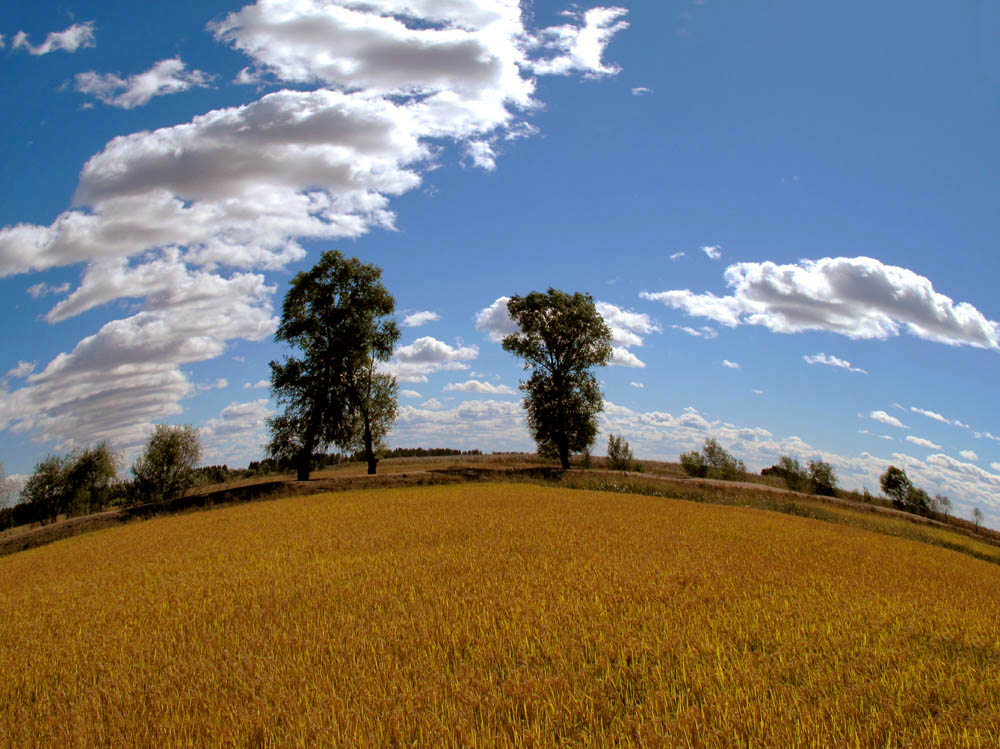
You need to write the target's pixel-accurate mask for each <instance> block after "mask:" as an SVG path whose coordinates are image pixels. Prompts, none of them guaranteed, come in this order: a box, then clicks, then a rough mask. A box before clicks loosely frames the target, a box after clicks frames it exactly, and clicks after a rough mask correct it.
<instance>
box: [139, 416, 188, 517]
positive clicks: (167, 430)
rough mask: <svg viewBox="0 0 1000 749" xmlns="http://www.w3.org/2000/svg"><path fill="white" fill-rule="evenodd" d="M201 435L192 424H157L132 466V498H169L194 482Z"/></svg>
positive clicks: (142, 499)
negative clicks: (133, 478)
mask: <svg viewBox="0 0 1000 749" xmlns="http://www.w3.org/2000/svg"><path fill="white" fill-rule="evenodd" d="M200 459H201V439H200V438H199V436H198V430H197V429H195V428H194V427H193V426H190V425H185V426H168V425H166V424H157V425H156V429H155V431H154V432H153V436H152V437H150V438H149V442H147V443H146V449H145V451H144V452H143V454H142V455H140V456H139V458H138V459H137V460H136V461H135V464H134V465H133V466H132V474H133V476H134V477H135V480H134V481H133V482H132V501H133V503H139V502H168V501H170V500H171V499H174V498H175V497H180V496H181V495H183V494H184V492H185V491H186V490H187V489H188V488H189V487H190V486H191V485H192V484H193V483H194V479H195V473H194V469H195V466H196V465H197V464H198V461H199V460H200Z"/></svg>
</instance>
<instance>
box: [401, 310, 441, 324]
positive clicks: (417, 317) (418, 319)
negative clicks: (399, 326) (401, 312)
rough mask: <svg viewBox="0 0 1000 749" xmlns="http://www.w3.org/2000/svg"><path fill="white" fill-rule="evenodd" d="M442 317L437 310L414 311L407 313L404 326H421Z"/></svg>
mask: <svg viewBox="0 0 1000 749" xmlns="http://www.w3.org/2000/svg"><path fill="white" fill-rule="evenodd" d="M440 319H441V316H440V315H439V314H438V313H437V312H431V311H430V310H424V311H423V312H414V313H413V314H412V315H407V316H406V317H404V318H403V327H404V328H419V327H420V326H421V325H426V324H427V323H429V322H435V321H437V320H440Z"/></svg>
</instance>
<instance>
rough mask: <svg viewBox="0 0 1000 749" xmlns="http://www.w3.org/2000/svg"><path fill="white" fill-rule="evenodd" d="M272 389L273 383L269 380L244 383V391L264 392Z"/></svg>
mask: <svg viewBox="0 0 1000 749" xmlns="http://www.w3.org/2000/svg"><path fill="white" fill-rule="evenodd" d="M269 387H271V382H270V381H269V380H257V382H244V383H243V389H244V390H264V389H266V388H269Z"/></svg>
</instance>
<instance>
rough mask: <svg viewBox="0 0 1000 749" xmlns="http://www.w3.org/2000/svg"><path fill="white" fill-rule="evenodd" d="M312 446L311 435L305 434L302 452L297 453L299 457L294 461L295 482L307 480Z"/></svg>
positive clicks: (310, 465)
mask: <svg viewBox="0 0 1000 749" xmlns="http://www.w3.org/2000/svg"><path fill="white" fill-rule="evenodd" d="M313 444H314V440H313V436H312V434H311V433H310V434H306V438H305V440H304V444H303V445H302V450H300V451H299V456H298V459H297V460H296V466H295V470H296V474H297V475H296V477H295V480H296V481H308V480H309V471H310V469H311V468H312V453H313Z"/></svg>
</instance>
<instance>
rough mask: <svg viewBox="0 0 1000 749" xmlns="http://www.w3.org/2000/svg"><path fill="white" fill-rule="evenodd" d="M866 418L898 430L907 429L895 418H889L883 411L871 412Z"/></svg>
mask: <svg viewBox="0 0 1000 749" xmlns="http://www.w3.org/2000/svg"><path fill="white" fill-rule="evenodd" d="M868 418H870V419H875V421H881V422H882V423H883V424H888V425H889V426H891V427H898V428H899V429H909V427H908V426H906V425H905V424H904V423H903V422H901V421H900V420H899V419H897V418H896V417H895V416H890V415H889V414H887V413H886V412H885V411H872V412H871V413H870V414H868Z"/></svg>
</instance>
